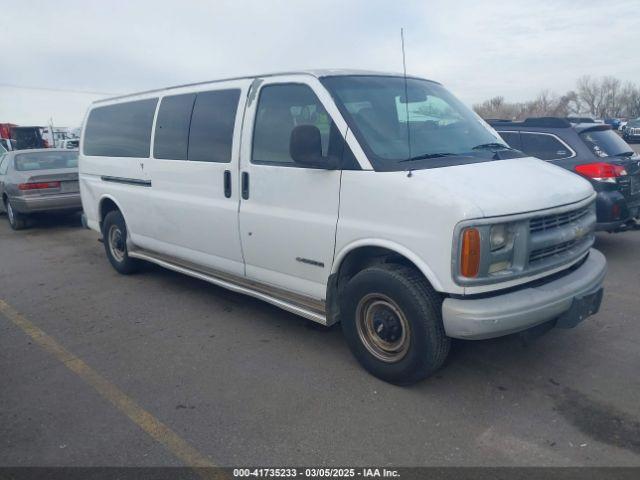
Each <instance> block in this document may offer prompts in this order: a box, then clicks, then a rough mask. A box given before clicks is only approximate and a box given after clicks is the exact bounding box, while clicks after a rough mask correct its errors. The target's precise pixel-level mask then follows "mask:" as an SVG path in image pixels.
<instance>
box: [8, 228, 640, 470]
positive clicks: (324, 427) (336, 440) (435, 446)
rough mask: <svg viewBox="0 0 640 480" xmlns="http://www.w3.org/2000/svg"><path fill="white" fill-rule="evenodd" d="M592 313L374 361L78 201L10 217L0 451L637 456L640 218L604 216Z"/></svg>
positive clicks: (388, 460)
mask: <svg viewBox="0 0 640 480" xmlns="http://www.w3.org/2000/svg"><path fill="white" fill-rule="evenodd" d="M596 247H597V248H599V249H600V250H601V251H602V252H604V253H605V254H606V256H607V259H608V261H609V274H608V277H607V280H606V292H605V297H604V302H603V305H602V309H601V311H600V313H599V314H597V315H596V316H594V317H592V318H589V319H588V320H586V321H585V322H584V323H583V324H581V325H580V326H578V327H577V328H575V329H573V330H552V331H551V332H549V333H548V334H546V335H545V336H543V337H541V338H539V339H537V340H535V341H533V342H530V343H523V341H522V339H521V338H520V337H519V336H509V337H504V338H500V339H495V340H488V341H475V342H472V341H467V342H463V341H457V342H455V343H454V347H453V351H452V354H451V356H450V358H449V360H448V362H447V364H446V365H445V367H444V368H443V369H442V370H441V371H440V372H439V373H438V374H437V375H436V376H434V377H433V378H431V379H429V380H427V381H424V382H422V383H420V384H418V385H415V386H412V387H409V388H402V387H395V386H392V385H389V384H386V383H384V382H382V381H380V380H377V379H376V378H374V377H372V376H370V375H368V374H367V373H366V372H365V371H364V370H363V369H362V368H360V366H359V365H358V364H357V363H356V361H355V360H354V358H353V357H352V356H351V354H350V352H349V351H348V349H347V347H346V345H345V342H344V341H343V339H342V336H341V331H340V328H339V327H333V328H330V329H327V328H324V327H321V326H316V325H314V324H312V323H310V322H308V321H306V320H304V319H302V318H299V317H296V316H295V315H292V314H289V313H287V312H284V311H282V310H280V309H278V308H276V307H273V306H270V305H268V304H266V303H263V302H260V301H258V300H254V299H251V298H248V297H244V296H242V295H238V294H234V293H231V292H228V291H226V290H224V289H221V288H218V287H215V286H213V285H210V284H208V283H205V282H202V281H199V280H195V279H192V278H189V277H186V276H183V275H180V274H177V273H174V272H170V271H167V270H163V269H161V268H159V267H155V266H148V267H147V268H145V269H144V271H143V272H142V273H140V274H137V275H133V276H122V275H119V274H117V273H116V272H115V271H114V270H113V269H112V268H111V266H110V265H109V263H108V262H107V260H106V258H105V254H104V250H103V245H102V244H101V243H99V242H98V239H97V234H96V233H95V232H92V231H88V230H83V229H81V228H80V225H79V220H78V218H77V217H72V218H48V219H40V220H39V221H38V222H36V224H35V225H34V226H33V227H32V228H31V229H29V230H25V231H20V232H14V231H11V230H10V229H9V226H8V224H7V221H6V217H4V216H2V217H0V372H2V375H1V376H0V431H1V432H2V435H1V436H0V466H27V465H28V466H34V465H37V466H105V465H109V466H165V465H183V464H185V463H190V462H191V461H192V460H193V459H205V460H206V461H210V462H211V464H215V465H221V466H239V465H260V466H283V465H309V466H310V465H356V466H365V465H379V466H385V465H389V466H421V465H438V466H454V465H455V466H477V465H482V466H497V465H520V466H528V465H553V466H565V465H590V466H593V465H598V466H613V465H618V466H640V375H639V373H638V372H639V367H640V348H639V347H638V345H639V344H640V321H639V318H638V317H639V311H640V292H639V286H640V231H634V232H626V233H621V234H598V237H597V242H596Z"/></svg>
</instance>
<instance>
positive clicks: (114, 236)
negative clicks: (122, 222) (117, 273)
mask: <svg viewBox="0 0 640 480" xmlns="http://www.w3.org/2000/svg"><path fill="white" fill-rule="evenodd" d="M108 242H109V251H110V252H111V255H112V256H113V258H114V259H115V260H116V261H117V262H122V261H123V260H124V257H125V255H126V254H127V247H126V242H125V238H124V235H123V234H122V230H120V227H118V226H117V225H111V227H109V234H108Z"/></svg>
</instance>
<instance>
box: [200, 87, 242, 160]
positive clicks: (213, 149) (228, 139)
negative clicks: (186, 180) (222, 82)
mask: <svg viewBox="0 0 640 480" xmlns="http://www.w3.org/2000/svg"><path fill="white" fill-rule="evenodd" d="M239 99H240V90H238V89H234V90H217V91H212V92H200V93H198V95H197V97H196V103H195V104H194V106H193V114H192V115H191V127H190V129H189V160H197V161H200V162H219V163H229V162H230V161H231V145H232V143H233V126H234V125H235V122H236V113H237V110H238V100H239Z"/></svg>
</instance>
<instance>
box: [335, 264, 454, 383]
mask: <svg viewBox="0 0 640 480" xmlns="http://www.w3.org/2000/svg"><path fill="white" fill-rule="evenodd" d="M340 316H341V319H342V330H343V333H344V336H345V338H346V340H347V343H348V344H349V347H350V348H351V351H352V353H353V354H354V356H355V357H356V359H357V360H358V361H359V362H360V364H361V365H362V366H363V367H364V368H365V369H366V370H367V371H368V372H369V373H371V374H373V375H374V376H376V377H378V378H380V379H382V380H385V381H387V382H390V383H394V384H397V385H409V384H412V383H416V382H418V381H420V380H423V379H424V378H427V377H428V376H430V375H431V374H433V373H434V372H435V371H436V370H438V369H439V368H440V367H441V366H442V364H443V363H444V361H445V359H446V358H447V355H448V353H449V348H450V345H451V341H450V339H449V338H448V337H447V336H446V335H445V333H444V326H443V324H442V297H441V296H440V295H439V294H438V293H437V292H436V291H435V290H434V289H433V288H432V287H431V285H429V283H428V282H427V281H426V279H425V278H424V277H423V276H422V275H421V274H420V273H419V272H418V271H416V270H415V269H413V268H410V267H407V266H404V265H396V264H385V265H380V266H375V267H369V268H367V269H365V270H362V271H361V272H359V273H358V274H356V275H355V276H354V277H353V278H352V279H351V280H350V281H349V283H348V284H347V285H346V287H345V290H344V293H343V294H342V297H341V315H340Z"/></svg>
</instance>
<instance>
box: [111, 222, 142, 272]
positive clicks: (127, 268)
mask: <svg viewBox="0 0 640 480" xmlns="http://www.w3.org/2000/svg"><path fill="white" fill-rule="evenodd" d="M102 237H103V240H104V242H103V243H104V249H105V252H106V253H107V258H108V259H109V262H110V263H111V266H113V268H115V269H116V271H117V272H118V273H121V274H123V275H129V274H132V273H135V272H137V271H138V270H139V268H140V261H139V260H137V259H135V258H131V257H129V252H128V248H127V224H126V223H125V221H124V217H123V216H122V213H120V211H119V210H112V211H111V212H109V213H108V214H107V216H106V217H105V218H104V221H103V222H102Z"/></svg>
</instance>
